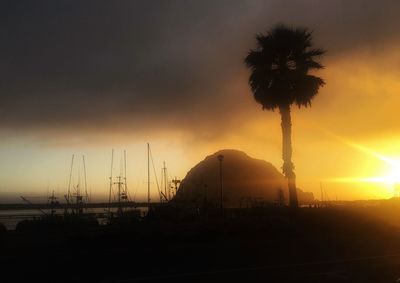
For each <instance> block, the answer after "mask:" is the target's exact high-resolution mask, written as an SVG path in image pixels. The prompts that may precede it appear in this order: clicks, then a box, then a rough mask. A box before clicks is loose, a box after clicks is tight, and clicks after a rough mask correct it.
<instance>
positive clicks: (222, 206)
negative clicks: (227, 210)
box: [217, 154, 224, 215]
mask: <svg viewBox="0 0 400 283" xmlns="http://www.w3.org/2000/svg"><path fill="white" fill-rule="evenodd" d="M217 158H218V160H219V183H220V192H221V200H220V205H221V215H224V182H223V176H222V161H223V160H224V156H223V155H222V154H220V155H218V156H217Z"/></svg>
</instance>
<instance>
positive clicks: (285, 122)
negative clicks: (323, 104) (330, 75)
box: [245, 25, 325, 207]
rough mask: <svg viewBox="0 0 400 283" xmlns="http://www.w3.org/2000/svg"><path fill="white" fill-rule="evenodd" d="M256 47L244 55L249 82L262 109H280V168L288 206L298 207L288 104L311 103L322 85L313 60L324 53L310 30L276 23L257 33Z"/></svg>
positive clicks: (319, 67)
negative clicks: (284, 180)
mask: <svg viewBox="0 0 400 283" xmlns="http://www.w3.org/2000/svg"><path fill="white" fill-rule="evenodd" d="M256 39H257V48H255V49H251V50H250V51H249V53H248V55H247V57H246V58H245V64H246V65H247V67H248V68H249V69H250V71H251V74H250V77H249V85H250V88H251V90H252V92H253V95H254V99H255V100H256V101H257V102H258V103H260V104H261V105H262V109H263V110H274V109H275V108H278V109H279V112H280V114H281V127H282V143H283V144H282V158H283V166H282V171H283V174H284V175H285V177H286V178H287V180H288V187H289V201H290V206H291V207H298V200H297V191H296V175H295V173H294V164H293V162H292V141H291V132H292V122H291V115H290V107H291V105H292V104H296V105H297V106H298V107H301V106H304V107H308V106H311V100H312V99H313V98H314V96H315V95H316V94H317V93H318V90H319V88H320V87H321V86H323V85H324V81H323V79H321V78H319V77H316V76H314V75H311V74H309V73H310V71H313V70H318V69H322V68H323V66H322V65H321V64H320V63H319V62H318V61H316V58H317V57H320V56H321V55H323V54H324V53H325V51H324V50H322V49H320V48H314V47H313V44H312V32H311V31H309V30H308V29H306V28H290V27H287V26H285V25H277V26H275V27H274V28H272V29H271V30H270V31H268V32H267V34H266V35H264V34H258V35H257V36H256Z"/></svg>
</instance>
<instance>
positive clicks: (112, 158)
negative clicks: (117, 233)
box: [108, 149, 114, 214]
mask: <svg viewBox="0 0 400 283" xmlns="http://www.w3.org/2000/svg"><path fill="white" fill-rule="evenodd" d="M113 162H114V149H112V150H111V172H110V190H109V193H108V214H110V213H111V190H112V185H113V184H112V182H113V181H112V180H113V179H112V173H113Z"/></svg>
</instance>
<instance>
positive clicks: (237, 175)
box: [175, 149, 314, 207]
mask: <svg viewBox="0 0 400 283" xmlns="http://www.w3.org/2000/svg"><path fill="white" fill-rule="evenodd" d="M220 154H222V155H223V156H224V160H223V182H224V204H225V206H226V207H240V206H241V207H245V206H252V205H254V203H259V202H267V203H276V202H278V200H279V199H280V198H279V194H280V193H279V191H280V190H281V192H282V193H283V199H284V201H285V203H287V201H288V190H287V183H286V180H285V178H284V176H283V175H282V174H281V173H280V172H279V171H278V170H277V169H276V168H275V167H274V166H273V165H272V164H271V163H269V162H266V161H264V160H260V159H255V158H252V157H250V156H248V155H247V154H246V153H244V152H242V151H239V150H233V149H225V150H220V151H218V152H216V153H214V154H212V155H209V156H207V157H206V158H205V159H204V160H203V161H201V162H199V163H198V164H197V165H196V166H194V167H193V168H192V169H191V170H190V171H189V172H188V173H187V175H186V177H185V178H184V179H183V181H182V184H181V186H180V188H179V190H178V192H177V195H176V197H175V200H176V201H180V202H185V203H187V204H191V205H199V206H200V205H202V204H203V203H204V202H205V201H206V200H207V204H208V205H211V206H217V205H218V204H219V199H220V179H219V161H218V159H217V156H218V155H220ZM282 193H281V195H282ZM298 194H299V201H300V202H301V203H309V202H311V201H313V200H314V196H313V194H312V193H304V192H302V191H301V190H299V189H298ZM281 199H282V198H281Z"/></svg>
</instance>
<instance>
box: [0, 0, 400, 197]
mask: <svg viewBox="0 0 400 283" xmlns="http://www.w3.org/2000/svg"><path fill="white" fill-rule="evenodd" d="M399 11H400V1H397V0H392V1H389V0H382V1H374V0H370V1H367V0H354V1H342V0H340V1H339V0H332V1H317V0H309V1H306V0H303V1H299V0H297V1H296V0H294V1H293V0H291V1H285V0H276V1H231V0H229V1H228V0H226V1H61V0H59V1H2V3H1V4H0V14H1V16H0V21H1V24H0V37H1V44H0V202H2V201H3V202H5V201H14V200H15V201H17V200H18V196H19V195H26V196H33V195H46V193H47V190H53V189H54V190H55V191H56V192H57V193H58V194H59V195H63V194H64V193H65V191H66V188H67V184H68V177H69V167H70V162H71V156H72V154H75V155H76V156H78V157H79V156H81V155H83V154H84V155H85V158H86V167H87V176H88V185H89V188H90V189H91V191H92V194H93V195H94V196H95V197H97V198H98V199H100V198H101V197H102V196H105V195H106V192H107V190H108V182H109V181H108V177H109V175H110V161H111V150H112V148H114V149H115V152H116V158H115V160H116V161H115V163H116V166H115V167H114V169H115V170H114V174H118V173H119V171H120V160H121V156H122V154H121V152H122V150H124V149H125V150H126V151H127V157H128V164H127V165H128V168H127V170H128V187H129V190H130V192H131V195H133V194H135V192H136V199H144V198H145V191H146V189H145V188H146V174H147V164H146V162H147V156H146V143H147V142H150V144H151V147H152V151H153V156H154V161H155V162H156V164H155V165H156V169H157V170H158V171H160V170H161V166H162V162H163V161H164V160H165V161H166V163H167V167H168V169H169V172H170V175H171V176H172V177H173V176H176V177H178V178H183V177H184V176H185V174H186V172H187V171H188V170H189V169H190V168H191V167H193V166H194V165H195V164H196V163H197V162H199V161H200V160H202V159H204V157H205V156H206V155H209V154H212V153H214V152H215V151H217V150H219V149H224V148H233V149H239V150H243V151H245V152H246V153H248V154H249V155H250V156H252V157H256V158H260V159H265V160H267V161H269V162H271V163H272V164H274V165H275V166H276V167H277V168H280V167H281V164H282V160H281V129H280V117H279V113H278V111H275V112H270V111H262V110H261V107H260V105H258V104H257V103H256V102H255V101H254V99H253V97H252V94H251V92H250V89H249V87H248V84H247V80H248V75H249V71H248V70H247V69H246V67H245V65H244V64H243V60H244V57H245V56H246V54H247V52H248V50H249V49H250V48H253V47H255V34H256V33H259V32H265V31H267V30H268V29H269V28H271V27H272V26H274V25H275V24H277V23H285V24H288V25H293V26H303V27H308V28H310V29H312V30H313V31H314V33H313V36H314V43H315V45H316V46H317V47H322V48H324V49H326V50H327V51H328V52H327V54H326V55H325V56H324V57H323V58H322V60H321V61H322V63H323V64H324V65H325V66H326V68H325V69H324V70H322V71H320V72H318V75H320V76H322V77H323V78H324V79H325V81H326V85H325V86H324V87H323V88H322V89H321V91H320V93H319V94H318V96H317V97H316V98H315V100H314V101H313V103H312V107H311V108H302V109H297V108H294V110H293V116H292V119H293V146H294V155H293V160H294V163H295V166H296V174H297V183H298V187H299V188H301V189H303V190H305V191H311V192H313V193H314V194H315V196H316V197H317V198H319V196H320V193H319V192H320V184H322V186H323V188H324V189H325V190H326V192H327V194H328V196H329V198H330V199H335V198H336V197H337V198H338V199H346V200H351V199H375V198H388V197H391V196H392V195H393V183H394V182H396V180H397V178H398V181H400V111H399V107H400V69H399V65H400V17H399ZM79 158H81V157H79ZM397 160H398V161H397ZM226 162H228V161H226ZM75 175H76V176H75V177H74V178H78V177H77V176H78V173H76V174H75ZM397 176H398V177H397ZM154 198H155V196H154Z"/></svg>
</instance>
